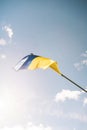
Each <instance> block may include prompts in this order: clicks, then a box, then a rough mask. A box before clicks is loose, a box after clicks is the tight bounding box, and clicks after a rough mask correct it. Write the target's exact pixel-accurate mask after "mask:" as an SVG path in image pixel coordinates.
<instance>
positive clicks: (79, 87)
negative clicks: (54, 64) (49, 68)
mask: <svg viewBox="0 0 87 130" xmlns="http://www.w3.org/2000/svg"><path fill="white" fill-rule="evenodd" d="M61 76H62V77H64V78H65V79H67V80H68V81H70V82H71V83H73V84H74V85H76V86H77V87H78V88H80V89H82V90H83V91H84V92H86V93H87V91H86V90H85V89H84V88H82V87H81V86H79V85H78V84H77V83H75V82H74V81H72V80H71V79H69V78H68V77H66V76H65V75H64V74H61Z"/></svg>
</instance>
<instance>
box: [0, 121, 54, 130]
mask: <svg viewBox="0 0 87 130" xmlns="http://www.w3.org/2000/svg"><path fill="white" fill-rule="evenodd" d="M0 130H52V128H51V127H49V126H48V127H44V125H43V124H39V125H33V124H32V122H29V123H28V125H27V126H26V127H23V126H14V127H4V128H1V129H0Z"/></svg>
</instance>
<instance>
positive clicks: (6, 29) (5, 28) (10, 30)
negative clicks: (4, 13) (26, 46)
mask: <svg viewBox="0 0 87 130" xmlns="http://www.w3.org/2000/svg"><path fill="white" fill-rule="evenodd" d="M4 30H5V31H6V32H7V34H8V37H9V38H12V36H13V30H12V28H11V27H9V26H4Z"/></svg>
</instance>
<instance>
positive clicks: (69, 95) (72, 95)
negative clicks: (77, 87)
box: [55, 89, 81, 102]
mask: <svg viewBox="0 0 87 130" xmlns="http://www.w3.org/2000/svg"><path fill="white" fill-rule="evenodd" d="M80 94H81V92H80V91H70V90H64V89H63V90H62V91H61V92H59V93H57V94H56V96H55V101H56V102H59V101H61V102H64V101H65V100H66V99H73V100H78V99H79V96H80Z"/></svg>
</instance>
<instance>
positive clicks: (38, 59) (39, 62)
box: [15, 53, 61, 75]
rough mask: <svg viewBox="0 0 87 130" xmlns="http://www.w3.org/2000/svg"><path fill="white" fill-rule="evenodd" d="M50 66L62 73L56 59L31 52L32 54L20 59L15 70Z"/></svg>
mask: <svg viewBox="0 0 87 130" xmlns="http://www.w3.org/2000/svg"><path fill="white" fill-rule="evenodd" d="M49 67H50V68H51V69H53V70H55V71H56V72H57V73H58V74H60V75H61V72H60V70H59V68H58V64H57V62H56V61H54V60H52V59H50V58H46V57H42V56H38V55H34V54H32V53H31V54H30V55H27V56H25V57H24V58H22V59H21V60H20V61H19V63H18V64H17V65H16V66H15V70H16V71H17V70H21V69H30V70H35V69H38V68H41V69H47V68H49Z"/></svg>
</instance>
